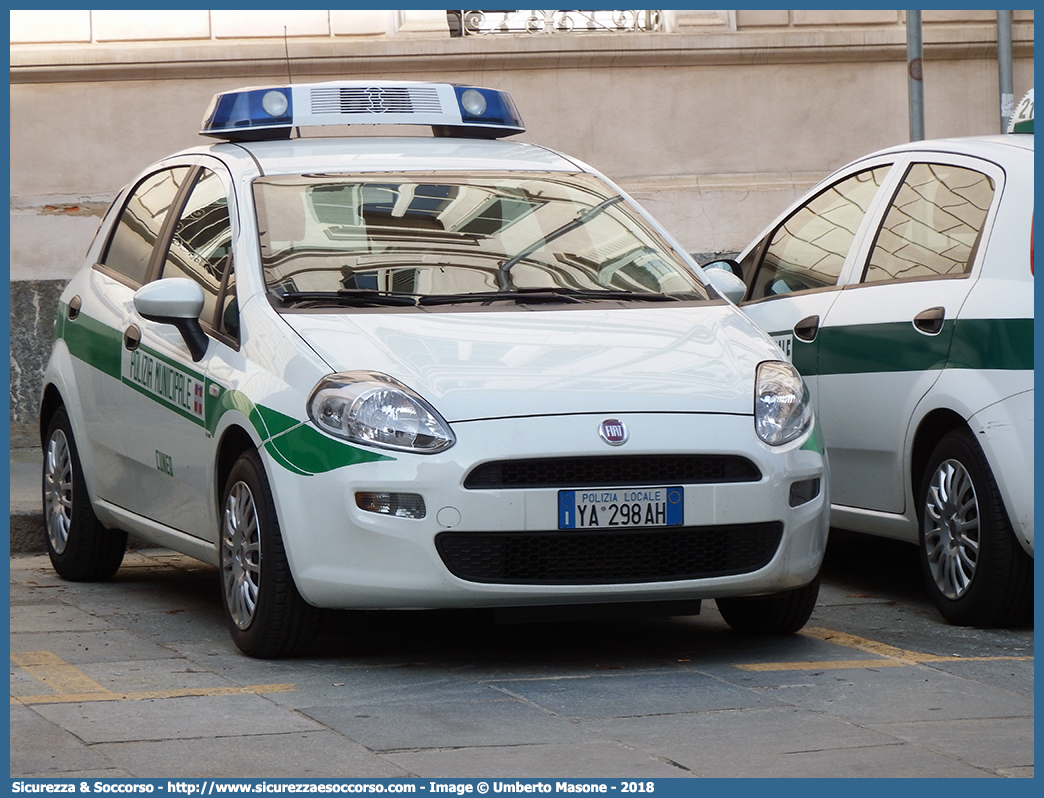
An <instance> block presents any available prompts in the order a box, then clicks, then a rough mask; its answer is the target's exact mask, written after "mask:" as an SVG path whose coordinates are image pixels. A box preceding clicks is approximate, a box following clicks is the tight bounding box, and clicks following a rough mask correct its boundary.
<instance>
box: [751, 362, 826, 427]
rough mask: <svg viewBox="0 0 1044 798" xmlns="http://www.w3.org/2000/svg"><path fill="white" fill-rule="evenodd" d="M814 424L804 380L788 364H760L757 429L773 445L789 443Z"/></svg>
mask: <svg viewBox="0 0 1044 798" xmlns="http://www.w3.org/2000/svg"><path fill="white" fill-rule="evenodd" d="M811 425H812V407H811V405H810V404H809V396H808V388H807V387H806V386H805V382H804V380H802V379H801V375H800V374H798V372H797V369H795V368H794V367H793V366H792V365H790V364H789V363H785V362H783V361H781V360H767V361H765V362H764V363H761V364H759V365H758V372H757V379H756V380H755V384H754V429H755V430H757V433H758V437H759V438H761V440H763V441H765V443H767V444H769V445H771V446H780V445H782V444H784V443H789V442H790V441H792V440H794V439H795V438H797V437H799V436H800V435H802V434H803V433H804V432H805V430H807V429H808V428H809V427H810V426H811Z"/></svg>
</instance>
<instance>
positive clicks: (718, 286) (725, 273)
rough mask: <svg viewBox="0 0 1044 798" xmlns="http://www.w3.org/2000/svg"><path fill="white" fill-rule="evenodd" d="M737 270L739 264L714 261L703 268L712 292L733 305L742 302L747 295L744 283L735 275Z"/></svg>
mask: <svg viewBox="0 0 1044 798" xmlns="http://www.w3.org/2000/svg"><path fill="white" fill-rule="evenodd" d="M733 267H735V269H734V268H733ZM738 270H739V264H737V263H736V262H735V261H730V260H716V261H714V262H712V263H708V264H707V265H705V266H704V267H703V273H704V274H705V275H706V276H707V281H708V282H709V283H710V284H711V285H712V286H713V287H714V290H715V291H717V292H718V293H719V294H721V295H722V296H724V297H727V298H728V299H729V301H730V302H735V303H739V302H742V301H743V296H744V294H746V293H747V285H746V283H744V282H743V280H741V279H740V278H739V277H738V276H737V275H736V271H738Z"/></svg>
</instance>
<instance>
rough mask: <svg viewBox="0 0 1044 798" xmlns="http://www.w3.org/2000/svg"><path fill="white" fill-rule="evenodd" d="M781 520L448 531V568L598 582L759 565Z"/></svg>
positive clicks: (474, 577) (444, 549)
mask: <svg viewBox="0 0 1044 798" xmlns="http://www.w3.org/2000/svg"><path fill="white" fill-rule="evenodd" d="M782 537H783V524H781V523H779V522H772V523H765V524H734V525H728V526H699V527H675V528H671V529H653V530H650V529H643V530H630V531H628V530H614V531H598V532H572V531H569V532H558V531H555V532H443V533H441V534H440V535H438V536H437V537H436V538H435V546H436V548H437V549H438V552H439V555H440V556H441V557H442V561H443V562H444V563H445V564H446V567H447V568H448V569H449V570H450V572H451V573H452V574H453V575H454V576H457V577H459V578H461V579H466V580H467V581H469V582H485V583H489V584H513V585H597V584H603V585H605V584H626V583H633V582H668V581H673V580H678V579H706V578H708V577H713V576H729V575H731V574H744V573H750V572H752V571H756V570H758V569H759V568H763V567H764V566H766V565H767V564H768V563H769V561H770V560H771V559H772V557H773V556H774V555H775V553H776V549H777V548H779V543H780V540H781V539H782Z"/></svg>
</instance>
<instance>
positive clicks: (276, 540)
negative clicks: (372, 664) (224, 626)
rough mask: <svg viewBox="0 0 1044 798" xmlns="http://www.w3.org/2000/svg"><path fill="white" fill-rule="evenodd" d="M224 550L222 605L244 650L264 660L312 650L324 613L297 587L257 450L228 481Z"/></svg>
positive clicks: (242, 459)
mask: <svg viewBox="0 0 1044 798" xmlns="http://www.w3.org/2000/svg"><path fill="white" fill-rule="evenodd" d="M218 548H219V554H218V557H219V564H220V569H221V594H222V602H221V605H222V607H223V608H224V613H225V619H226V621H227V622H228V628H229V631H230V632H231V634H232V640H233V641H234V642H235V644H236V645H237V646H238V647H239V649H240V650H241V651H242V652H243V653H244V654H247V655H249V656H251V657H259V658H264V659H271V658H277V657H288V656H293V655H294V654H299V653H301V652H302V651H304V650H305V649H307V648H308V646H310V645H311V643H312V640H313V639H314V638H315V634H316V631H317V629H318V626H319V623H318V620H319V611H318V610H317V609H316V608H315V607H312V606H311V605H309V604H308V603H307V602H306V601H305V600H304V599H303V598H301V594H300V593H299V592H298V591H297V586H296V585H295V584H294V578H293V574H292V573H291V572H290V564H289V563H288V561H287V558H286V550H285V549H284V548H283V539H282V535H281V533H280V531H279V519H278V517H277V516H276V511H275V504H274V502H273V501H272V491H271V489H270V487H269V483H268V478H267V477H266V475H265V470H264V466H263V464H262V463H261V458H260V456H259V455H258V453H257V452H256V451H254V450H253V449H251V450H248V451H246V452H244V453H243V454H242V455H241V456H240V457H239V459H238V460H236V462H235V464H234V465H233V466H232V470H231V471H230V472H229V476H228V479H227V480H226V482H225V489H224V491H223V493H222V501H221V529H220V535H219V539H218Z"/></svg>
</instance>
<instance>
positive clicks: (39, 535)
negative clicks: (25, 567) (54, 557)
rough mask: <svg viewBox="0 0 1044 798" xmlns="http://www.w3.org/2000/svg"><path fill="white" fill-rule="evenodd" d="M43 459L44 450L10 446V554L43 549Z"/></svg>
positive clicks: (27, 552)
mask: <svg viewBox="0 0 1044 798" xmlns="http://www.w3.org/2000/svg"><path fill="white" fill-rule="evenodd" d="M42 462H43V450H42V449H39V448H35V449H33V448H27V449H21V448H14V447H12V449H11V554H29V553H33V552H41V551H44V537H43V535H44V532H43V503H42V500H41V498H40V467H41V464H42Z"/></svg>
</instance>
